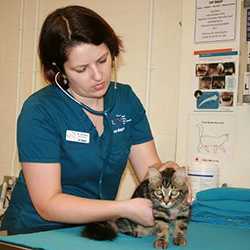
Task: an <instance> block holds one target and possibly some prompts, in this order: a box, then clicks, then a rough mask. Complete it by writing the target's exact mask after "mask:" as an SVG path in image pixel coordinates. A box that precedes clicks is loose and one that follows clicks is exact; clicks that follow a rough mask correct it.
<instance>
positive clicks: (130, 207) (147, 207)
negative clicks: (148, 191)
mask: <svg viewBox="0 0 250 250" xmlns="http://www.w3.org/2000/svg"><path fill="white" fill-rule="evenodd" d="M121 202H123V213H122V216H121V217H123V218H127V219H130V220H132V221H134V222H136V223H139V224H141V225H143V226H153V225H154V217H153V209H152V208H153V204H152V202H151V201H150V200H149V199H145V198H133V199H131V200H126V201H121Z"/></svg>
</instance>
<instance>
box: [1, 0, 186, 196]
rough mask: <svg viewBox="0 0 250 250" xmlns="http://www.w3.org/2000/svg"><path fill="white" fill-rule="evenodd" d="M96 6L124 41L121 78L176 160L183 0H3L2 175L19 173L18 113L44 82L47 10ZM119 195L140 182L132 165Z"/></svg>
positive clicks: (161, 146)
mask: <svg viewBox="0 0 250 250" xmlns="http://www.w3.org/2000/svg"><path fill="white" fill-rule="evenodd" d="M69 4H81V5H85V6H87V7H90V8H93V9H95V10H96V11H97V12H99V13H100V14H101V15H103V16H104V17H105V18H106V19H107V20H108V22H110V24H111V25H112V26H113V27H114V29H115V30H116V32H117V33H118V35H120V36H121V38H122V39H123V41H124V45H125V53H124V55H123V57H122V63H121V67H120V69H119V73H118V80H120V81H122V82H129V83H130V84H131V85H132V87H133V88H134V89H135V91H136V93H137V94H138V95H139V97H140V98H141V100H142V102H143V103H144V105H145V107H146V110H147V113H148V116H149V119H150V121H151V125H152V129H153V133H154V135H155V138H156V143H157V147H158V150H159V153H160V155H161V158H162V160H164V161H165V160H174V159H175V152H176V133H177V131H176V128H177V110H178V92H179V59H180V38H181V28H180V25H179V23H180V20H181V11H182V9H181V4H182V1H181V0H175V1H171V0H136V1H133V0H127V1H122V0H119V1H118V0H105V1H102V0H85V1H84V0H81V1H80V0H11V1H10V0H1V1H0V16H1V20H3V21H1V24H0V32H1V34H5V35H4V37H5V39H1V41H0V52H1V53H0V55H1V56H0V60H1V61H0V74H1V79H2V84H5V86H4V87H3V88H2V91H1V92H0V108H1V110H0V112H1V118H0V119H1V128H2V129H1V131H0V138H1V142H2V143H1V144H0V176H3V175H12V174H15V175H17V174H18V171H19V169H20V168H19V164H18V157H17V150H16V144H15V129H16V118H17V116H18V114H19V112H20V109H21V106H22V103H23V101H24V100H25V99H26V98H27V96H29V95H30V94H31V93H32V92H34V91H35V90H37V89H39V88H41V87H43V86H44V83H43V80H42V79H41V76H40V69H39V61H38V58H37V53H36V52H37V42H38V35H39V30H40V27H41V24H42V22H43V20H44V18H45V16H46V15H47V14H48V13H49V12H51V11H52V10H54V9H55V8H57V7H62V6H65V5H69ZM124 180H125V181H124V183H123V187H122V189H121V192H120V194H119V197H125V196H129V195H130V193H131V192H132V190H133V189H134V186H135V182H134V178H133V176H132V174H131V172H130V171H129V170H128V171H127V172H126V173H125V175H124Z"/></svg>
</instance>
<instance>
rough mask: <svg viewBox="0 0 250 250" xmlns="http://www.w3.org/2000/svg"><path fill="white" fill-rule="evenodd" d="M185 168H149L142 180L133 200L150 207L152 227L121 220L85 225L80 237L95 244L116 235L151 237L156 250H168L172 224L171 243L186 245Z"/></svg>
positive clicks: (187, 210) (187, 205)
mask: <svg viewBox="0 0 250 250" xmlns="http://www.w3.org/2000/svg"><path fill="white" fill-rule="evenodd" d="M186 183H187V181H186V172H185V168H183V167H179V168H177V169H176V170H174V169H173V168H166V169H165V170H163V171H161V172H160V171H158V170H157V169H156V168H155V167H150V168H149V178H148V179H146V180H144V181H143V182H142V183H141V184H140V185H139V186H138V187H137V189H136V190H135V192H134V194H133V196H132V198H135V197H143V198H147V199H150V200H151V201H152V203H153V214H154V219H155V224H154V226H152V227H145V226H142V225H140V224H137V223H135V222H133V221H131V220H128V219H125V218H120V219H118V220H116V221H115V222H111V221H108V222H97V223H90V224H87V225H86V227H85V228H84V229H83V232H82V235H83V236H84V237H88V238H91V239H96V240H112V239H114V238H115V237H116V236H117V233H118V232H121V233H125V234H129V235H132V236H134V237H140V236H143V235H149V234H153V235H155V236H156V239H155V241H154V247H155V248H161V249H164V248H167V247H168V240H169V239H168V238H169V234H170V226H171V225H172V224H173V226H174V230H173V242H174V244H175V245H185V244H186V236H185V233H186V230H187V226H188V219H189V215H190V206H189V204H188V203H187V194H188V187H187V184H186Z"/></svg>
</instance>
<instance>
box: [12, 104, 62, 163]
mask: <svg viewBox="0 0 250 250" xmlns="http://www.w3.org/2000/svg"><path fill="white" fill-rule="evenodd" d="M17 147H18V154H19V161H20V162H41V163H57V162H60V144H59V136H58V132H57V131H56V127H55V126H54V125H53V121H52V119H51V117H50V115H49V114H48V112H47V111H46V109H45V108H44V107H42V105H41V104H36V105H24V106H23V109H22V111H21V113H20V115H19V117H18V121H17Z"/></svg>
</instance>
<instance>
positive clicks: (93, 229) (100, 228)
mask: <svg viewBox="0 0 250 250" xmlns="http://www.w3.org/2000/svg"><path fill="white" fill-rule="evenodd" d="M82 236H83V237H87V238H89V239H94V240H100V241H101V240H113V239H115V238H116V236H117V229H116V226H115V225H114V224H113V223H112V222H109V221H105V222H95V223H89V224H87V225H86V226H85V227H84V228H83V230H82Z"/></svg>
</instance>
